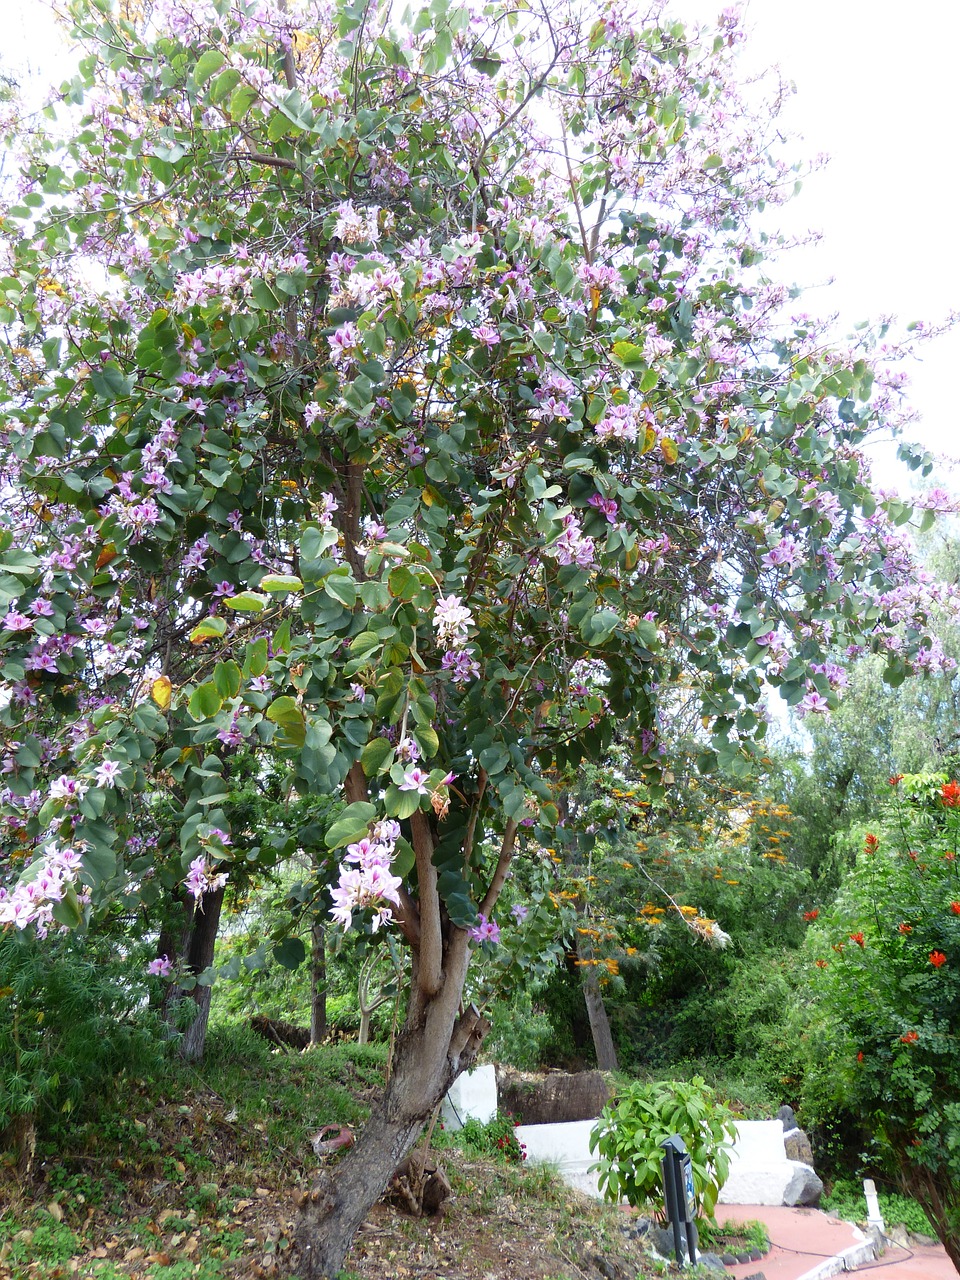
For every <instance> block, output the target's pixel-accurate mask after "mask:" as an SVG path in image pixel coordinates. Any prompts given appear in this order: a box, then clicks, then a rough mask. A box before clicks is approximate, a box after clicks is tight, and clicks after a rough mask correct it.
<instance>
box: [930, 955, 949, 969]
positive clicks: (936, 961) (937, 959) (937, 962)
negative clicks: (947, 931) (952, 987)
mask: <svg viewBox="0 0 960 1280" xmlns="http://www.w3.org/2000/svg"><path fill="white" fill-rule="evenodd" d="M930 963H931V964H932V965H933V967H934V968H935V969H939V968H940V966H941V965H944V964H946V963H947V957H946V956H945V955H944V954H943V952H942V951H931V952H930Z"/></svg>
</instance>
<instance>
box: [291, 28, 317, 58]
mask: <svg viewBox="0 0 960 1280" xmlns="http://www.w3.org/2000/svg"><path fill="white" fill-rule="evenodd" d="M316 43H317V37H316V36H312V35H310V33H309V32H307V31H295V32H294V33H293V47H294V49H296V51H297V53H305V52H306V50H307V49H309V48H310V46H311V45H314V44H316Z"/></svg>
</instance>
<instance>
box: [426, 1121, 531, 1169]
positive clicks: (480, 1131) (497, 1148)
mask: <svg viewBox="0 0 960 1280" xmlns="http://www.w3.org/2000/svg"><path fill="white" fill-rule="evenodd" d="M519 1124H520V1121H519V1120H514V1118H513V1116H512V1115H510V1114H509V1113H508V1114H507V1115H504V1114H502V1113H500V1112H498V1113H497V1115H496V1117H495V1118H494V1119H493V1120H489V1121H487V1123H486V1124H484V1123H482V1121H480V1120H476V1119H474V1118H473V1117H472V1116H471V1117H470V1118H469V1119H467V1120H465V1121H464V1124H463V1128H462V1129H460V1130H459V1131H457V1132H456V1133H454V1134H451V1135H445V1137H444V1141H443V1145H446V1143H448V1142H452V1143H454V1144H455V1145H457V1146H459V1147H463V1148H464V1149H465V1150H466V1151H467V1152H469V1153H471V1154H474V1155H478V1156H493V1157H494V1158H496V1159H502V1160H504V1161H505V1162H506V1163H507V1164H522V1163H523V1161H524V1160H526V1158H527V1149H526V1147H525V1146H524V1145H523V1143H522V1142H520V1140H519V1139H518V1138H517V1134H516V1129H517V1126H518V1125H519ZM436 1145H438V1146H439V1145H441V1144H440V1143H437V1144H436Z"/></svg>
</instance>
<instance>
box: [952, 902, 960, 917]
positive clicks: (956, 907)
mask: <svg viewBox="0 0 960 1280" xmlns="http://www.w3.org/2000/svg"><path fill="white" fill-rule="evenodd" d="M950 910H951V911H952V912H953V914H954V915H955V916H960V902H951V903H950Z"/></svg>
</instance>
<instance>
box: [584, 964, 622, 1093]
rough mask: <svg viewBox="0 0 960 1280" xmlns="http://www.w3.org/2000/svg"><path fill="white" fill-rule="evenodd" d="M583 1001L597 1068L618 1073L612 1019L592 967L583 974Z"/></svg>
mask: <svg viewBox="0 0 960 1280" xmlns="http://www.w3.org/2000/svg"><path fill="white" fill-rule="evenodd" d="M583 999H584V1002H585V1004H586V1006H587V1017H588V1018H589V1019H590V1033H591V1035H592V1036H593V1048H594V1052H595V1053H596V1055H597V1066H598V1067H599V1068H600V1070H601V1071H616V1070H617V1069H618V1064H617V1050H616V1046H615V1045H614V1043H613V1034H612V1032H611V1030H610V1019H609V1018H608V1017H607V1007H606V1005H605V1004H604V1003H603V995H602V993H601V991H600V983H599V981H598V980H597V971H596V969H595V968H594V967H593V966H592V965H591V966H589V967H587V968H586V969H585V970H584V974H583Z"/></svg>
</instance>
